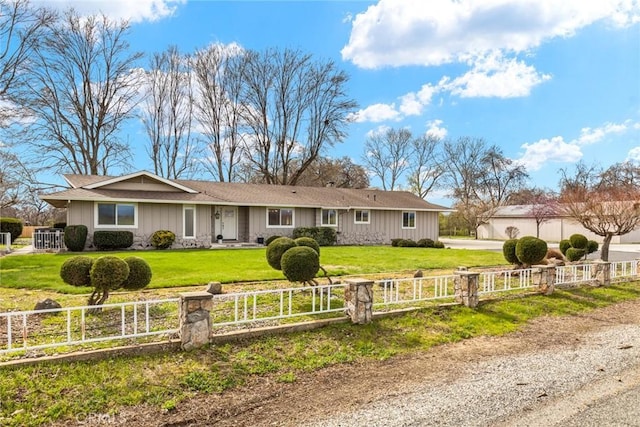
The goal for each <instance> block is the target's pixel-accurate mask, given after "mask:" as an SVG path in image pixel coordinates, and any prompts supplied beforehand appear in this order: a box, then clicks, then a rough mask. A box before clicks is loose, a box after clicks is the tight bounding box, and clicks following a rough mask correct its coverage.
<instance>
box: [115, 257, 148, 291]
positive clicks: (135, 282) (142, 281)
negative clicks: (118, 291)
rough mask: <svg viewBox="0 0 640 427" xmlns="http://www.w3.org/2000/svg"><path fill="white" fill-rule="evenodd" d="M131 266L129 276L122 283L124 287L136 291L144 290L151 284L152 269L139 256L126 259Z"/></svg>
mask: <svg viewBox="0 0 640 427" xmlns="http://www.w3.org/2000/svg"><path fill="white" fill-rule="evenodd" d="M124 262H126V263H127V265H128V266H129V275H128V276H127V278H126V279H125V281H124V282H122V287H123V288H125V289H127V290H130V291H134V290H138V289H142V288H144V287H145V286H147V285H148V284H149V282H151V275H152V274H151V267H149V264H148V263H147V261H145V260H144V259H142V258H140V257H137V256H130V257H127V258H125V259H124Z"/></svg>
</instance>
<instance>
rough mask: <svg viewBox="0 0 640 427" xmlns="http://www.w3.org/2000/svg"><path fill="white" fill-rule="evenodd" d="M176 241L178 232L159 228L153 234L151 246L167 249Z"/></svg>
mask: <svg viewBox="0 0 640 427" xmlns="http://www.w3.org/2000/svg"><path fill="white" fill-rule="evenodd" d="M175 241H176V234H175V233H174V232H173V231H170V230H158V231H155V232H154V233H153V234H152V235H151V246H153V247H154V248H156V249H167V248H170V247H171V245H173V242H175Z"/></svg>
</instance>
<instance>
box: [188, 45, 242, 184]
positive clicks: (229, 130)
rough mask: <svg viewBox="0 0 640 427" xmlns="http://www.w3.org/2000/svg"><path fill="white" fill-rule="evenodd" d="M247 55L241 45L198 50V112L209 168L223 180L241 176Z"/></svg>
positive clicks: (212, 46) (196, 66)
mask: <svg viewBox="0 0 640 427" xmlns="http://www.w3.org/2000/svg"><path fill="white" fill-rule="evenodd" d="M245 58H246V57H245V54H244V52H243V51H242V50H241V49H240V47H239V46H236V45H229V46H224V45H221V44H214V45H211V46H209V47H207V48H206V49H203V50H200V51H198V52H196V55H195V60H194V64H193V71H194V75H195V85H196V92H197V96H195V98H194V103H195V105H194V106H195V114H196V118H197V120H198V123H199V127H200V129H201V132H202V134H203V135H204V136H205V139H206V143H207V147H208V150H207V151H208V152H210V156H207V158H206V161H205V167H207V169H208V170H209V171H210V172H211V174H212V175H213V176H214V178H215V179H217V180H218V181H220V182H225V181H235V180H238V179H239V176H238V171H237V168H238V165H239V163H240V162H241V160H242V134H241V132H240V125H241V119H242V114H241V112H242V108H243V104H242V100H241V95H242V91H243V84H244V83H243V75H244V65H245Z"/></svg>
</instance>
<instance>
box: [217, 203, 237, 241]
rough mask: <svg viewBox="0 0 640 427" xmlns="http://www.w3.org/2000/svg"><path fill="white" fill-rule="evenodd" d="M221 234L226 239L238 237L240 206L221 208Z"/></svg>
mask: <svg viewBox="0 0 640 427" xmlns="http://www.w3.org/2000/svg"><path fill="white" fill-rule="evenodd" d="M220 210H221V215H220V234H222V238H223V239H224V240H237V239H238V208H237V207H235V206H222V207H221V208H220Z"/></svg>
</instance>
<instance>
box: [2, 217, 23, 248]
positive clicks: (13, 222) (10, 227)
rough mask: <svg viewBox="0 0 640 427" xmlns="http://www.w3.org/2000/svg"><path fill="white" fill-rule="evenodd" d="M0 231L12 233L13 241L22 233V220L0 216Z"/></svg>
mask: <svg viewBox="0 0 640 427" xmlns="http://www.w3.org/2000/svg"><path fill="white" fill-rule="evenodd" d="M0 232H2V233H9V234H11V243H13V241H14V240H16V239H17V238H18V237H20V235H21V234H22V221H20V220H19V219H18V218H6V217H5V218H0Z"/></svg>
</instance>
